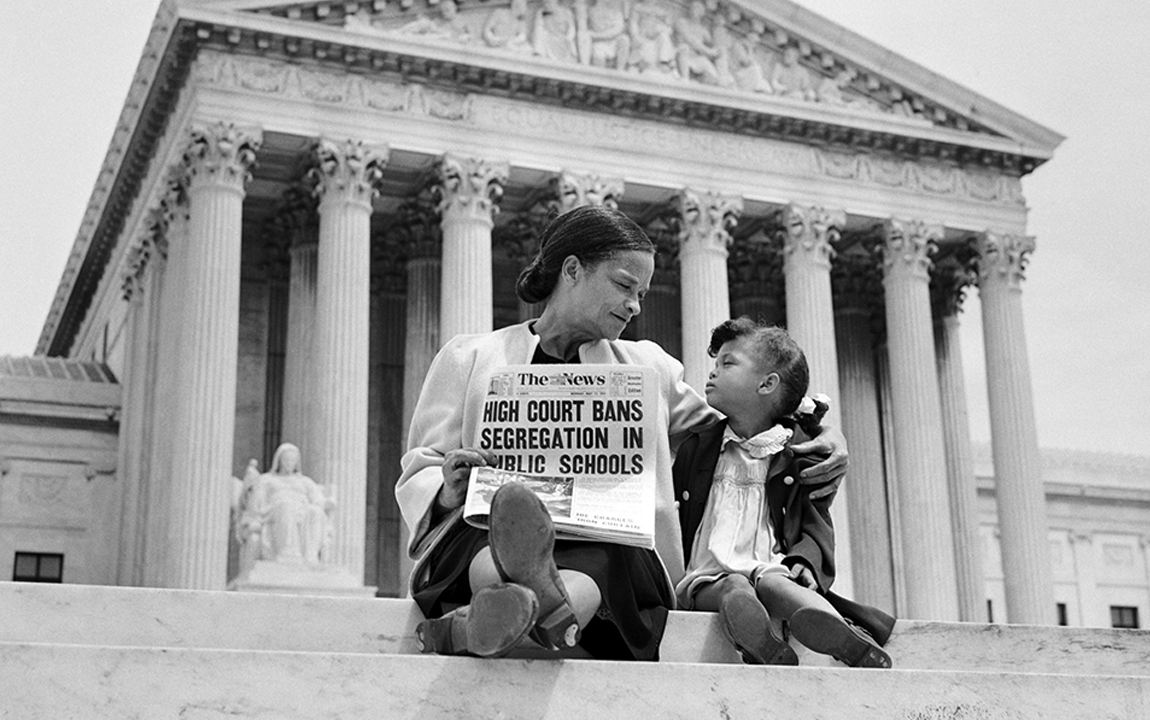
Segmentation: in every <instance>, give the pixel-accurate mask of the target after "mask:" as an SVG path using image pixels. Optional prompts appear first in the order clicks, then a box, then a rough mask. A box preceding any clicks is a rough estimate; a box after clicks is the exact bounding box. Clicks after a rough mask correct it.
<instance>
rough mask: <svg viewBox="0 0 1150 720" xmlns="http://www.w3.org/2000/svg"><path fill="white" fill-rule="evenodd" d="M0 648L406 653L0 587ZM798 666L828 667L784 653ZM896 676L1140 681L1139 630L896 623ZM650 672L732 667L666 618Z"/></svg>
mask: <svg viewBox="0 0 1150 720" xmlns="http://www.w3.org/2000/svg"><path fill="white" fill-rule="evenodd" d="M0 607H2V608H4V612H2V613H0V642H9V643H59V644H75V645H94V646H131V647H151V648H208V649H221V650H227V649H230V650H252V649H256V650H266V651H288V652H328V653H358V654H389V655H394V654H398V655H418V654H419V653H418V648H417V646H416V643H415V637H414V630H415V626H416V624H417V623H418V622H419V621H420V620H421V619H422V615H421V614H420V612H419V610H418V608H416V607H415V605H414V603H412V602H411V601H410V600H398V599H383V598H370V599H364V598H330V597H313V596H300V595H269V594H262V593H238V592H204V591H192V590H161V589H154V588H124V587H107V586H95V585H37V584H25V583H7V582H4V583H0ZM796 650H797V651H798V653H799V658H800V662H801V663H802V664H803V665H813V666H831V665H838V663H835V662H834V661H832V660H830V659H829V658H826V657H825V656H822V655H816V654H814V653H811V652H810V651H808V650H806V649H805V648H803V647H802V646H799V645H796ZM887 650H888V652H890V654H891V656H892V658H893V659H894V663H895V667H896V668H899V669H921V670H946V671H963V670H968V671H986V670H1002V671H1010V672H1016V673H1062V674H1069V675H1131V676H1143V677H1150V631H1146V630H1111V629H1093V628H1066V627H1037V626H1025V625H983V624H975V623H935V622H911V621H905V620H901V621H899V623H898V625H897V626H896V627H895V632H894V634H893V635H892V637H891V640H890V642H889V643H888V644H887ZM661 659H662V662H663V663H665V664H667V663H727V664H738V663H739V658H738V656H737V654H736V653H735V651H734V650H733V648H731V647H730V645H729V644H728V643H727V642H726V640H725V639H724V638H723V636H722V634H721V632H720V631H719V627H718V618H717V616H715V615H713V614H710V613H684V612H673V613H671V616H670V619H669V620H668V626H667V633H666V635H665V637H664V640H663V645H662V648H661Z"/></svg>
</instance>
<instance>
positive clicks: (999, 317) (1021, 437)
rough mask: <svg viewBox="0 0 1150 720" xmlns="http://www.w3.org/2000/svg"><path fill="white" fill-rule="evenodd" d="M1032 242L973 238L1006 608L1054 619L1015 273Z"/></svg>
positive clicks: (1016, 615)
mask: <svg viewBox="0 0 1150 720" xmlns="http://www.w3.org/2000/svg"><path fill="white" fill-rule="evenodd" d="M1033 250H1034V239H1033V238H1030V237H1023V236H1019V235H1007V234H999V233H993V232H987V233H985V234H983V235H982V236H981V237H980V238H979V239H978V251H979V276H978V289H979V293H978V295H979V298H980V299H981V301H982V331H983V338H984V339H983V343H984V345H985V349H986V382H987V392H988V394H989V400H990V441H991V450H992V454H993V457H994V475H995V496H996V498H997V502H998V517H999V526H1000V527H1001V529H1002V572H1003V576H1004V577H1005V583H1006V612H1007V617H1008V619H1009V621H1010V622H1012V623H1027V624H1039V625H1046V624H1053V623H1054V622H1055V616H1054V611H1055V609H1054V583H1053V578H1052V571H1051V568H1050V548H1049V545H1048V542H1047V537H1046V535H1047V524H1046V496H1045V492H1044V489H1043V484H1042V466H1041V464H1040V459H1039V455H1038V433H1037V430H1036V428H1035V424H1034V396H1033V393H1032V391H1031V385H1030V363H1029V360H1028V358H1027V353H1026V334H1025V332H1024V328H1023V322H1022V277H1023V270H1024V269H1025V267H1026V262H1027V256H1028V255H1029V254H1030V253H1031V252H1033Z"/></svg>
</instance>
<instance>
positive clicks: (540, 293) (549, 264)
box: [515, 205, 655, 303]
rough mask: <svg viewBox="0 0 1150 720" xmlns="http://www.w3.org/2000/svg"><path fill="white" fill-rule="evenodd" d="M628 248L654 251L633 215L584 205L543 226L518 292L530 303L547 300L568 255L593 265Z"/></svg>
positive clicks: (590, 265)
mask: <svg viewBox="0 0 1150 720" xmlns="http://www.w3.org/2000/svg"><path fill="white" fill-rule="evenodd" d="M629 250H639V251H642V252H649V253H654V252H655V244H654V243H652V242H651V238H649V237H647V233H645V232H643V228H641V227H639V226H638V225H636V224H635V222H634V221H633V220H631V218H629V217H627V216H626V215H624V214H623V213H621V212H619V211H618V210H612V209H611V208H609V207H603V206H601V205H584V206H583V207H577V208H575V209H574V210H569V211H568V212H565V213H563V214H562V215H560V216H559V217H557V218H555V219H554V220H552V221H551V222H550V223H549V224H548V225H547V227H546V228H544V230H543V234H542V235H541V236H540V238H539V252H538V253H536V254H535V259H534V260H532V261H531V263H530V264H529V265H528V266H527V267H525V268H523V272H521V273H519V280H518V281H517V282H516V283H515V294H516V295H518V296H519V299H520V300H522V301H523V302H527V303H536V302H539V301H541V300H546V299H547V298H548V297H549V296H550V295H551V291H552V290H554V289H555V283H556V282H558V280H559V272H560V270H562V268H563V261H564V260H566V259H567V257H568V256H569V255H574V256H575V257H577V258H578V259H579V262H580V263H582V264H583V265H585V266H587V267H593V266H595V265H596V264H598V263H599V262H601V261H603V260H606V259H607V258H609V257H611V256H613V255H615V254H617V253H621V252H627V251H629Z"/></svg>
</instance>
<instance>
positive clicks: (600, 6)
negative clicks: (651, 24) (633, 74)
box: [587, 0, 631, 70]
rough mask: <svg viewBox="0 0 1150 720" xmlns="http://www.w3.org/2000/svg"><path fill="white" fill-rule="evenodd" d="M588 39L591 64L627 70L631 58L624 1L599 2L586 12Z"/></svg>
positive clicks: (599, 0) (608, 0)
mask: <svg viewBox="0 0 1150 720" xmlns="http://www.w3.org/2000/svg"><path fill="white" fill-rule="evenodd" d="M587 36H588V37H589V38H590V40H591V64H592V65H596V66H598V67H609V68H615V69H616V70H624V69H626V67H627V60H628V59H629V58H630V57H631V36H630V35H629V34H628V33H627V7H626V5H625V4H624V0H596V1H595V4H594V5H592V6H590V7H589V8H588V10H587Z"/></svg>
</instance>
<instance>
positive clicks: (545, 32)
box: [532, 0, 579, 62]
mask: <svg viewBox="0 0 1150 720" xmlns="http://www.w3.org/2000/svg"><path fill="white" fill-rule="evenodd" d="M532 45H533V46H534V48H535V54H536V55H538V56H540V57H543V58H547V59H548V60H558V61H559V62H577V61H578V59H579V56H578V53H577V51H576V49H575V13H573V12H572V11H571V8H567V7H563V6H562V5H560V4H559V0H543V5H542V6H541V7H540V8H539V10H537V11H536V13H535V26H534V28H533V30H532Z"/></svg>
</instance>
